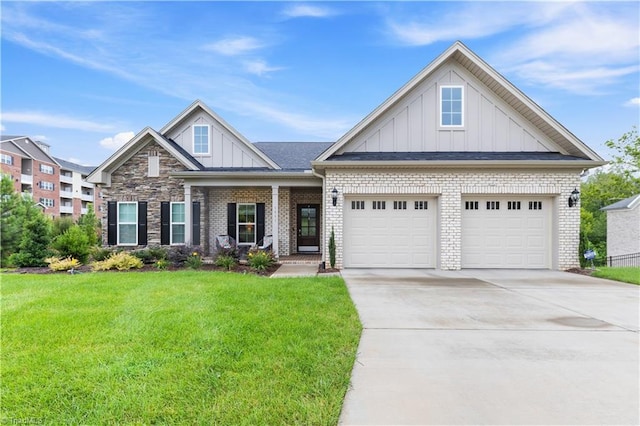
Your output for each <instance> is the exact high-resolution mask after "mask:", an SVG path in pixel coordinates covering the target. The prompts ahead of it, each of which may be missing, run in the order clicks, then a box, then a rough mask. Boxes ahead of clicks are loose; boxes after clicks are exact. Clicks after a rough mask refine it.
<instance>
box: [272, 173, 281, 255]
mask: <svg viewBox="0 0 640 426" xmlns="http://www.w3.org/2000/svg"><path fill="white" fill-rule="evenodd" d="M278 189H279V187H278V185H273V186H271V235H272V236H273V246H272V249H273V254H274V256H275V257H276V258H278V257H279V255H278Z"/></svg>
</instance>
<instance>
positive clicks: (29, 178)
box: [20, 175, 33, 185]
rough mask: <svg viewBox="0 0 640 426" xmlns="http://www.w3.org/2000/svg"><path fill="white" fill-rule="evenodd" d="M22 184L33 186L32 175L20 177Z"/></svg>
mask: <svg viewBox="0 0 640 426" xmlns="http://www.w3.org/2000/svg"><path fill="white" fill-rule="evenodd" d="M20 183H23V184H26V185H33V176H31V175H20Z"/></svg>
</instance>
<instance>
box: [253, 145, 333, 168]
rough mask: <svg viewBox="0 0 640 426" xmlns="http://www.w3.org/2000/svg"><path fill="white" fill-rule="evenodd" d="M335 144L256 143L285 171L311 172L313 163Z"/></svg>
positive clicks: (257, 146)
mask: <svg viewBox="0 0 640 426" xmlns="http://www.w3.org/2000/svg"><path fill="white" fill-rule="evenodd" d="M331 145H333V142H256V143H254V146H255V147H256V148H258V149H259V150H260V151H262V152H264V153H265V154H266V155H267V156H268V157H269V158H271V159H272V160H273V161H275V162H276V163H277V164H278V165H279V166H280V167H281V168H282V169H285V170H310V169H311V162H312V161H313V160H315V159H316V157H318V156H319V155H320V154H321V153H322V152H323V151H325V150H326V149H327V148H329V147H330V146H331Z"/></svg>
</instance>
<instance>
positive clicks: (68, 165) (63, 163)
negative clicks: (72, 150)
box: [53, 157, 96, 175]
mask: <svg viewBox="0 0 640 426" xmlns="http://www.w3.org/2000/svg"><path fill="white" fill-rule="evenodd" d="M53 159H54V160H56V161H57V162H58V164H60V167H61V168H63V169H65V170H71V171H73V172H78V173H81V174H83V175H88V174H90V173H91V172H92V171H93V169H95V168H96V166H82V165H80V164H76V163H72V162H71V161H67V160H63V159H62V158H58V157H53Z"/></svg>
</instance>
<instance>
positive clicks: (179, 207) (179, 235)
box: [171, 203, 185, 244]
mask: <svg viewBox="0 0 640 426" xmlns="http://www.w3.org/2000/svg"><path fill="white" fill-rule="evenodd" d="M184 227H185V213H184V203H171V244H184V238H185V237H184Z"/></svg>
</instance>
